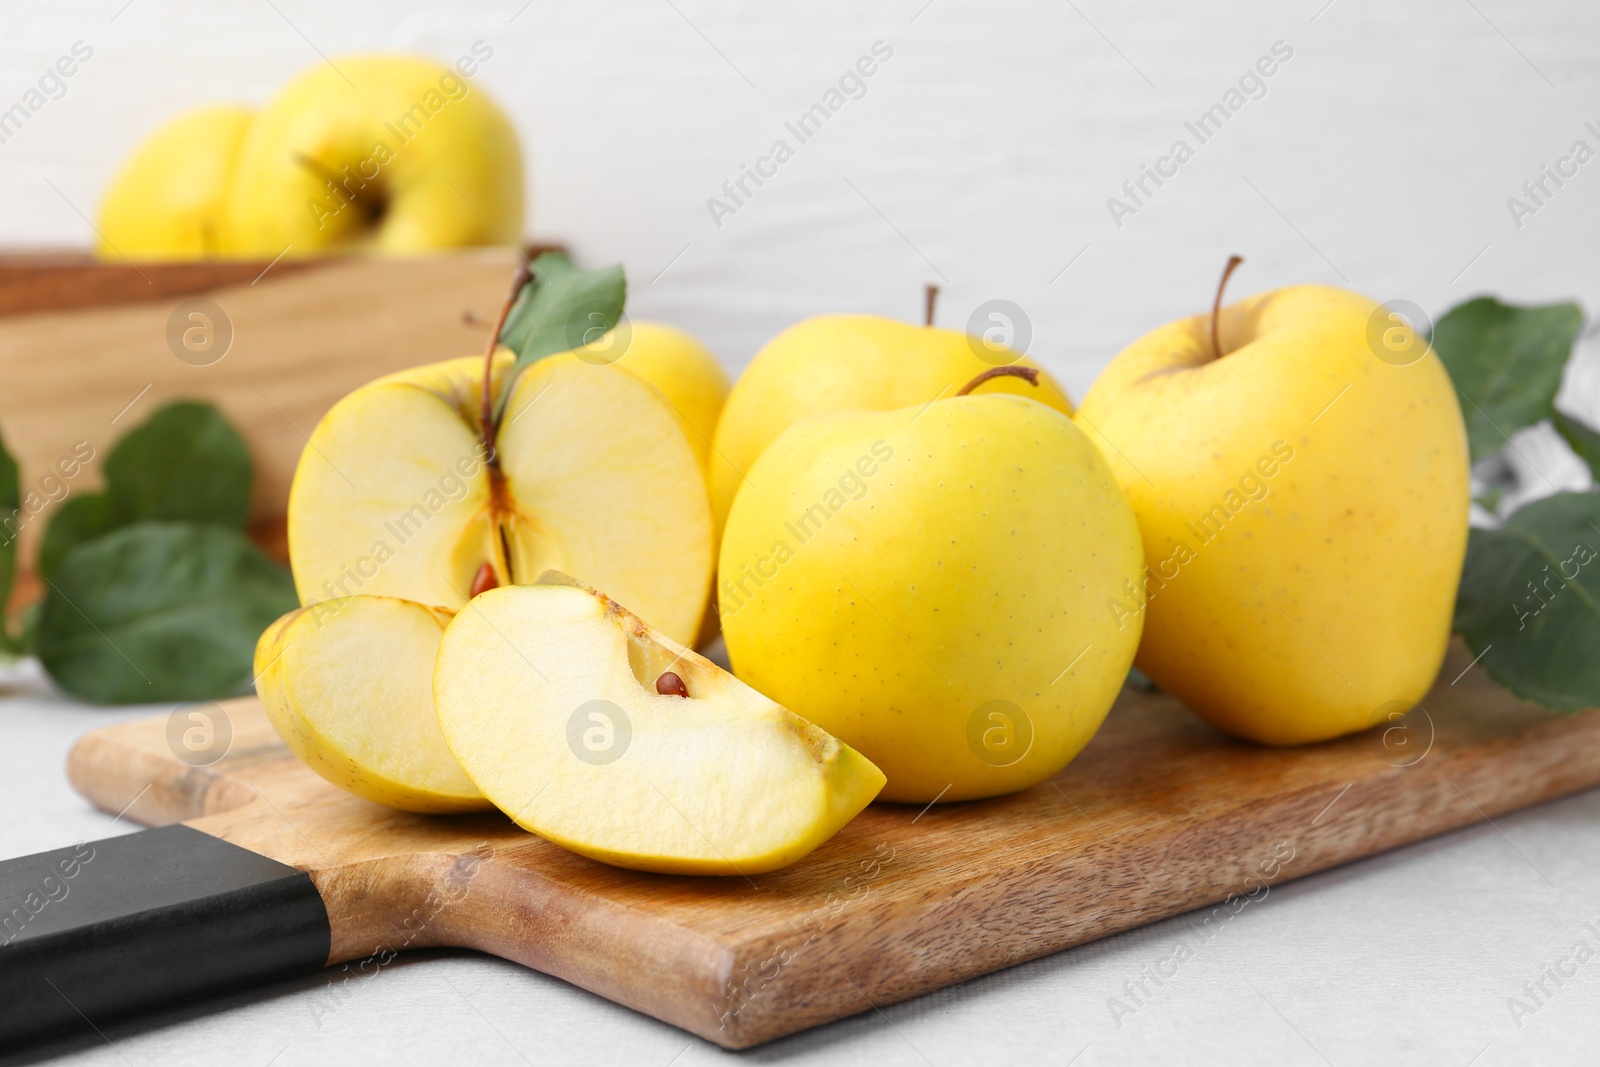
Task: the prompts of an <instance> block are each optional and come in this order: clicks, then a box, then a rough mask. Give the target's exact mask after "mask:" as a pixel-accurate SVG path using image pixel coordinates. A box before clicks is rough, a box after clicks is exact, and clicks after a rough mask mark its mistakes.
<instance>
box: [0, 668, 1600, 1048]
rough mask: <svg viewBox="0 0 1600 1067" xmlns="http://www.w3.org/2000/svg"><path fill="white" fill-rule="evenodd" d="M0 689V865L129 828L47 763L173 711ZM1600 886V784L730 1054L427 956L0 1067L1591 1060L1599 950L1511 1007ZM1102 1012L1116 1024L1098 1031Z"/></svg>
mask: <svg viewBox="0 0 1600 1067" xmlns="http://www.w3.org/2000/svg"><path fill="white" fill-rule="evenodd" d="M0 677H11V678H15V679H17V680H16V681H15V682H14V683H13V684H9V685H7V686H6V687H5V688H4V689H3V690H0V692H4V693H5V695H4V696H0V731H3V736H4V737H5V739H6V743H5V746H4V749H3V751H0V813H3V818H0V858H6V857H11V856H16V855H22V854H25V853H28V852H34V851H42V850H44V849H48V848H53V847H60V846H63V845H67V844H71V843H73V842H75V841H78V840H81V839H89V840H94V839H96V838H100V837H107V836H110V835H112V834H116V833H121V832H125V831H131V830H133V829H136V828H135V827H131V826H129V825H127V823H126V821H123V822H118V823H114V822H113V819H112V816H111V815H109V814H106V813H103V812H99V811H96V810H95V809H93V808H91V807H90V806H89V804H88V803H87V802H85V801H84V800H83V799H81V798H80V797H78V796H77V795H76V794H74V793H73V792H72V790H71V788H70V787H69V786H68V785H67V782H66V778H65V776H64V775H63V773H62V766H63V763H64V761H65V759H66V753H67V750H68V748H69V747H70V746H71V744H72V741H73V740H74V739H75V738H76V737H78V736H79V735H81V734H83V733H85V732H87V731H89V730H92V729H95V728H97V727H99V726H102V725H105V724H107V723H111V722H115V721H119V720H121V719H126V718H130V717H135V716H139V715H148V714H151V713H153V712H155V713H159V712H161V711H163V710H167V709H165V708H162V707H144V708H134V709H118V710H107V709H96V708H89V707H84V706H82V705H79V704H77V703H75V702H72V701H69V700H66V699H63V698H61V697H59V696H56V695H53V694H51V693H50V692H49V690H48V687H47V686H46V685H45V684H43V683H41V682H39V681H38V680H37V677H36V675H35V674H34V673H33V672H32V671H30V670H28V669H27V668H26V667H24V668H23V669H22V670H20V671H18V670H15V669H14V670H12V671H11V672H9V674H7V675H0ZM1328 817H1329V818H1336V817H1337V812H1336V811H1335V812H1333V813H1330V814H1329V816H1328ZM1596 887H1600V790H1597V791H1592V792H1588V793H1583V794H1580V795H1578V796H1575V797H1572V798H1569V799H1566V800H1561V801H1557V802H1555V803H1552V804H1547V805H1545V806H1543V807H1540V808H1535V809H1532V810H1530V811H1525V812H1521V813H1518V814H1514V815H1508V816H1505V817H1503V818H1500V819H1497V820H1495V823H1494V825H1491V824H1489V823H1488V822H1485V823H1483V824H1481V825H1478V826H1473V827H1470V828H1468V829H1465V830H1461V831H1458V832H1456V833H1452V834H1447V835H1445V836H1443V837H1440V838H1436V839H1434V840H1431V841H1426V842H1423V843H1421V844H1417V845H1413V846H1411V847H1409V848H1404V849H1400V850H1398V851H1395V852H1392V853H1388V854H1385V855H1382V856H1377V857H1374V858H1372V859H1368V860H1364V861H1362V862H1359V863H1353V864H1349V865H1347V866H1344V867H1340V868H1337V869H1335V870H1332V871H1327V872H1324V873H1321V874H1314V875H1311V876H1309V877H1306V878H1303V879H1300V880H1297V881H1293V882H1288V883H1285V884H1283V885H1280V886H1277V887H1274V888H1272V889H1271V890H1270V892H1269V893H1268V894H1267V896H1266V897H1265V898H1263V899H1261V900H1260V901H1258V902H1256V903H1253V904H1251V905H1250V906H1248V907H1246V908H1244V909H1243V910H1242V911H1241V912H1240V913H1239V914H1238V916H1237V917H1235V918H1234V919H1232V920H1231V921H1230V922H1229V923H1228V924H1227V925H1226V926H1224V927H1223V928H1222V929H1221V931H1220V932H1219V933H1217V934H1216V935H1215V936H1214V937H1213V938H1212V939H1211V940H1210V941H1209V942H1208V943H1206V944H1205V945H1203V946H1200V945H1199V942H1198V938H1197V937H1196V936H1195V935H1194V934H1193V933H1192V932H1191V927H1190V926H1189V924H1188V922H1186V920H1185V919H1184V918H1183V917H1181V916H1180V917H1178V918H1174V919H1170V920H1167V921H1165V922H1160V923H1156V924H1153V925H1151V926H1147V927H1144V928H1142V929H1138V930H1133V931H1130V932H1128V933H1126V934H1121V935H1118V936H1116V937H1110V938H1106V939H1105V940H1102V941H1099V942H1095V943H1092V944H1089V945H1085V946H1082V947H1080V948H1076V949H1072V950H1069V951H1066V952H1062V953H1058V954H1057V955H1054V956H1050V957H1047V958H1045V959H1042V960H1037V961H1034V962H1032V963H1026V964H1023V965H1021V966H1018V967H1013V968H1011V969H1009V970H1006V971H1001V972H999V973H997V974H993V975H989V976H987V977H984V978H979V979H976V980H974V981H970V982H967V983H964V984H962V985H959V986H955V987H953V988H950V989H945V990H941V991H940V992H937V993H933V994H930V995H928V996H924V997H920V998H918V999H916V1000H913V1001H910V1002H907V1003H904V1004H897V1005H892V1006H888V1007H885V1008H884V1009H883V1010H882V1011H881V1012H876V1011H869V1012H866V1013H864V1014H862V1015H859V1016H857V1017H855V1018H852V1019H847V1020H844V1021H842V1022H838V1023H834V1024H832V1025H829V1026H824V1027H819V1028H817V1029H815V1030H811V1031H809V1032H807V1033H804V1034H800V1035H797V1036H794V1037H790V1038H787V1039H784V1040H781V1041H776V1042H773V1043H771V1044H769V1045H766V1046H763V1047H761V1048H758V1049H755V1050H750V1051H746V1052H743V1053H730V1052H725V1051H723V1050H722V1049H720V1048H718V1047H716V1046H715V1045H712V1044H710V1043H709V1042H706V1041H703V1040H701V1039H700V1038H697V1037H692V1036H690V1035H688V1034H686V1033H684V1032H682V1031H680V1030H677V1029H675V1028H673V1027H671V1026H668V1025H666V1024H665V1023H660V1022H657V1021H656V1020H654V1019H651V1018H648V1017H646V1016H643V1015H639V1014H637V1013H635V1012H633V1011H630V1010H628V1009H626V1008H622V1007H618V1006H617V1005H614V1004H611V1003H610V1002H608V1001H606V1000H603V999H601V998H599V997H597V996H594V995H592V994H590V993H587V992H585V991H583V990H581V989H578V988H576V987H573V986H569V985H567V984H566V983H564V982H562V981H560V980H559V979H556V978H551V977H549V976H547V975H543V974H540V973H538V972H536V971H530V970H527V969H526V968H523V967H521V966H518V965H517V964H513V963H508V962H505V961H503V960H498V959H494V958H491V957H487V956H481V955H477V954H474V953H465V952H462V953H455V952H439V951H427V952H420V953H415V954H412V955H410V956H405V957H401V958H400V959H398V960H397V961H396V962H395V963H393V964H390V965H389V966H387V967H385V968H383V969H382V970H381V971H379V972H378V974H377V976H376V977H375V978H373V979H371V980H370V981H362V982H358V983H354V984H355V985H356V986H357V987H358V988H356V989H355V991H354V994H353V995H351V996H349V997H348V998H347V999H345V1000H344V1001H343V1003H342V1006H340V1007H338V1009H337V1010H334V1011H332V1012H330V1011H329V1005H330V1004H331V1003H334V1002H335V1001H334V999H333V997H332V995H331V994H330V991H329V989H328V978H327V977H324V976H312V977H308V978H302V979H299V980H296V981H291V982H282V983H279V984H277V985H273V986H269V987H266V988H264V989H260V990H256V991H252V992H248V993H242V994H238V995H233V996H228V997H224V998H220V999H217V1000H214V1001H211V1002H208V1003H206V1004H205V1005H204V1006H203V1007H199V1008H194V1009H187V1010H183V1011H174V1012H169V1013H167V1014H163V1015H159V1016H154V1017H148V1018H143V1019H140V1020H136V1021H132V1022H125V1023H117V1024H111V1025H107V1026H105V1027H103V1030H104V1036H103V1037H102V1036H99V1035H96V1034H94V1033H92V1032H89V1031H87V1030H86V1031H85V1032H84V1034H83V1036H82V1038H81V1039H79V1040H76V1041H71V1042H66V1043H63V1044H59V1045H53V1046H46V1047H43V1048H36V1049H33V1050H30V1051H29V1052H27V1053H25V1054H21V1055H16V1056H12V1057H7V1056H5V1055H4V1054H3V1053H0V1064H10V1063H24V1062H35V1061H38V1060H54V1059H55V1058H56V1057H58V1056H59V1057H60V1058H61V1059H62V1060H64V1061H70V1062H74V1063H80V1062H81V1063H84V1064H103V1065H105V1067H130V1065H131V1067H146V1065H150V1067H154V1065H157V1064H160V1065H172V1064H207V1065H210V1064H223V1063H225V1064H229V1065H232V1067H267V1065H268V1064H275V1065H277V1067H285V1065H289V1064H329V1065H340V1067H344V1065H347V1064H350V1063H383V1064H390V1063H393V1064H436V1063H447V1062H448V1063H458V1062H464V1063H474V1064H521V1063H527V1064H539V1065H544V1064H596V1065H602V1064H605V1065H609V1064H644V1065H647V1067H669V1065H671V1067H689V1065H693V1064H709V1063H721V1062H734V1061H739V1060H743V1061H748V1062H753V1063H782V1064H789V1063H796V1064H802V1063H803V1064H813V1063H815V1064H825V1063H826V1064H831V1063H872V1064H876V1065H880V1067H892V1065H900V1064H904V1065H906V1067H927V1065H930V1064H931V1065H935V1067H945V1065H949V1067H957V1065H968V1064H981V1063H1042V1064H1067V1063H1075V1064H1076V1065H1079V1067H1093V1065H1098V1064H1149V1063H1223V1062H1226V1063H1230V1064H1271V1065H1275V1067H1281V1065H1290V1064H1307V1065H1324V1064H1335V1065H1340V1067H1343V1065H1346V1064H1349V1065H1357V1064H1385V1065H1388V1064H1418V1065H1428V1067H1441V1065H1442V1067H1466V1065H1467V1064H1474V1065H1475V1067H1498V1065H1503V1064H1516V1063H1538V1064H1565V1063H1593V1062H1595V1058H1596V1052H1595V1049H1596V1042H1597V1041H1600V956H1597V958H1596V959H1594V960H1590V961H1588V962H1587V963H1586V964H1585V965H1583V966H1581V967H1578V968H1577V973H1576V975H1575V976H1573V977H1569V978H1565V979H1564V980H1563V984H1562V985H1561V986H1559V987H1557V986H1556V985H1555V984H1554V983H1552V982H1550V981H1549V980H1548V979H1546V981H1545V985H1546V988H1547V989H1548V990H1550V991H1551V992H1552V994H1553V995H1552V996H1550V997H1548V998H1544V997H1541V999H1543V1000H1544V1003H1543V1004H1542V1005H1538V1006H1537V1007H1536V1010H1534V1011H1533V1013H1532V1014H1531V1015H1527V1014H1524V1015H1522V1016H1521V1017H1520V1018H1517V1017H1514V1016H1513V1013H1512V1011H1511V1009H1510V1007H1509V1006H1508V998H1511V997H1519V998H1522V1000H1523V1001H1524V1002H1525V1003H1527V1004H1529V1005H1530V1006H1533V1002H1532V1001H1531V1000H1529V999H1528V996H1527V994H1526V993H1525V992H1524V991H1523V988H1522V987H1523V983H1525V982H1537V981H1539V979H1540V977H1541V974H1542V972H1543V971H1544V969H1545V967H1547V966H1548V965H1550V964H1552V963H1554V962H1555V961H1556V960H1557V959H1558V958H1559V957H1562V956H1565V955H1567V954H1568V953H1569V952H1571V951H1572V946H1573V943H1574V942H1575V941H1576V940H1578V939H1580V938H1581V939H1584V940H1586V941H1587V942H1588V943H1589V945H1590V947H1591V949H1594V950H1596V951H1597V952H1600V937H1597V936H1596V935H1595V934H1593V933H1591V932H1590V931H1589V930H1587V929H1586V928H1585V926H1584V924H1585V923H1586V922H1593V923H1594V924H1595V925H1596V927H1597V928H1600V888H1596ZM1185 939H1186V940H1187V941H1188V943H1189V944H1190V946H1191V948H1193V949H1194V956H1193V958H1192V959H1190V960H1187V961H1186V962H1184V963H1182V964H1181V965H1180V966H1179V967H1178V969H1177V974H1176V975H1175V976H1173V977H1170V978H1167V979H1165V980H1164V982H1163V984H1162V985H1161V986H1160V987H1159V988H1156V987H1155V986H1154V985H1153V984H1152V983H1149V982H1148V981H1147V982H1146V988H1147V989H1152V990H1154V995H1153V996H1150V997H1148V998H1145V1003H1144V1004H1143V1005H1139V1006H1136V1007H1135V1005H1134V1001H1132V999H1131V998H1130V997H1129V995H1128V994H1127V992H1126V991H1125V990H1124V988H1123V986H1124V983H1126V982H1129V981H1132V982H1137V981H1138V980H1139V979H1140V977H1141V974H1142V973H1143V972H1144V971H1145V969H1146V968H1147V967H1150V966H1153V965H1155V964H1156V963H1157V961H1159V960H1163V959H1165V958H1167V957H1169V956H1171V955H1173V952H1174V948H1175V946H1176V945H1177V944H1178V943H1179V941H1180V940H1185ZM1563 967H1564V968H1565V969H1567V970H1572V965H1571V964H1563ZM1163 970H1171V966H1170V965H1163ZM1113 997H1115V998H1119V999H1120V1001H1121V1003H1122V1004H1124V1005H1126V1006H1128V1007H1135V1010H1134V1011H1133V1013H1132V1014H1131V1015H1130V1014H1128V1013H1127V1011H1126V1010H1122V1011H1119V1012H1118V1013H1116V1015H1114V1014H1113V1011H1112V1007H1111V1005H1110V1001H1111V998H1113ZM0 1010H4V1006H3V1005H0ZM1519 1022H1520V1025H1518V1024H1519ZM1119 1023H1120V1025H1118V1024H1119ZM1074 1057H1077V1058H1076V1059H1074Z"/></svg>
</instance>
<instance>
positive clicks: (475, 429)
mask: <svg viewBox="0 0 1600 1067" xmlns="http://www.w3.org/2000/svg"><path fill="white" fill-rule="evenodd" d="M511 362H512V359H511V355H510V353H509V352H504V351H503V352H501V353H500V355H499V358H498V359H497V361H496V364H495V375H494V380H493V381H492V383H491V388H492V389H493V390H495V391H496V395H498V390H499V388H500V381H501V379H502V376H503V375H504V373H505V372H506V370H507V368H508V367H509V366H510V364H511ZM482 375H483V362H482V360H479V359H472V358H467V359H460V360H453V361H449V362H445V363H436V364H432V365H430V366H425V367H418V368H414V369H412V370H408V371H402V372H400V373H398V374H393V375H390V376H388V377H385V378H380V379H378V380H377V381H375V382H372V383H370V384H368V385H365V386H363V387H361V388H360V389H357V390H356V391H355V392H353V393H351V394H350V395H349V396H347V397H345V398H344V399H343V400H341V401H339V403H338V404H336V405H334V407H333V409H332V410H331V411H329V412H328V414H327V415H326V416H325V417H324V418H323V420H322V422H321V423H320V424H319V425H318V426H317V428H316V430H315V431H314V432H313V433H312V435H311V438H310V442H309V444H308V445H307V447H306V449H305V451H304V453H303V454H302V455H301V458H300V465H299V467H298V468H297V470H296V472H295V478H294V483H293V485H292V486H291V488H290V492H289V522H288V530H289V557H290V562H291V564H292V566H293V569H294V577H295V585H296V588H297V589H298V591H299V594H300V599H301V603H304V604H310V603H314V602H316V601H318V600H325V599H331V598H336V597H346V596H355V595H358V594H365V595H382V596H394V597H401V598H403V599H406V600H414V601H417V602H419V603H423V604H430V605H435V606H438V607H443V608H448V609H452V610H454V609H458V608H460V607H461V605H463V604H465V603H466V602H467V600H468V599H469V594H470V592H471V589H472V587H473V584H474V580H475V578H476V577H477V576H478V572H479V570H480V569H481V568H482V566H483V565H484V564H485V563H487V564H489V565H490V567H491V569H492V571H493V573H494V576H495V584H497V585H512V584H515V583H518V582H524V583H526V582H532V581H533V580H534V578H536V577H537V576H538V575H539V574H540V573H542V572H543V571H544V570H546V569H549V568H558V569H562V570H565V571H567V572H569V573H571V574H574V575H577V576H579V577H581V578H582V579H583V580H585V581H589V582H594V583H601V584H604V585H605V586H607V587H608V588H610V589H613V590H615V591H616V592H617V595H618V596H626V597H628V598H629V599H630V600H631V602H632V603H634V604H635V605H637V606H638V608H639V610H640V612H641V614H643V615H644V616H645V617H646V618H648V619H650V620H651V621H652V624H653V625H655V626H657V627H659V628H660V629H662V630H663V631H665V632H666V633H668V634H670V635H672V636H673V637H674V638H675V639H677V640H682V641H688V640H692V639H693V637H694V635H695V633H696V630H697V627H698V625H699V621H700V616H701V613H702V611H703V610H704V606H705V600H706V595H707V591H708V589H709V585H710V575H711V518H710V506H709V504H708V502H707V498H706V488H705V481H704V479H703V478H702V476H701V471H700V466H699V464H698V463H697V462H696V460H695V457H694V453H693V451H692V450H691V449H690V448H689V445H688V442H687V440H686V439H685V437H684V434H683V432H682V430H681V429H680V427H679V425H678V423H677V421H676V419H675V417H674V415H673V413H672V412H671V410H670V409H669V408H668V407H667V406H666V404H665V403H663V402H662V400H661V399H660V398H659V397H658V396H657V395H655V393H654V392H653V391H652V390H651V388H650V387H649V386H648V385H646V384H645V383H644V382H642V381H639V380H638V379H637V378H635V377H633V376H632V375H629V374H622V373H618V372H617V371H616V370H614V369H612V368H608V367H603V366H591V365H589V364H586V363H584V362H583V361H581V360H579V359H578V358H576V357H575V356H574V355H572V354H570V353H569V354H565V355H560V356H553V357H551V358H549V359H545V360H541V361H539V362H538V363H535V364H534V365H533V366H531V367H529V368H528V369H527V370H526V371H525V372H524V373H523V374H522V375H521V376H520V377H519V378H518V380H517V383H516V387H515V389H514V391H513V393H512V396H511V400H510V402H509V404H508V405H507V407H506V414H505V421H504V423H503V424H502V426H501V428H500V432H499V437H498V440H497V443H496V447H497V452H498V460H499V462H498V465H491V464H490V463H489V462H488V461H487V457H486V454H485V447H484V445H483V441H482V434H481V429H480V426H479V414H478V413H479V411H480V410H481V400H482V395H483V394H482V388H483V381H482Z"/></svg>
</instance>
